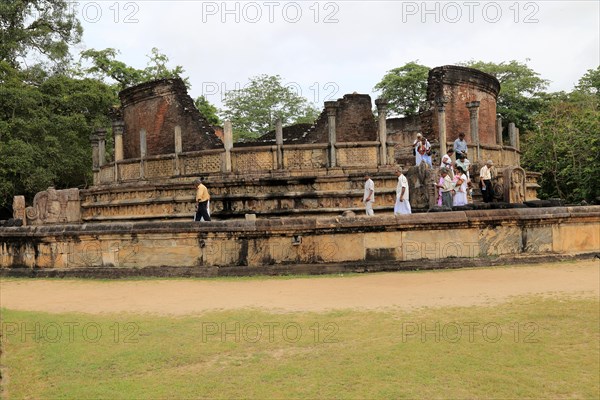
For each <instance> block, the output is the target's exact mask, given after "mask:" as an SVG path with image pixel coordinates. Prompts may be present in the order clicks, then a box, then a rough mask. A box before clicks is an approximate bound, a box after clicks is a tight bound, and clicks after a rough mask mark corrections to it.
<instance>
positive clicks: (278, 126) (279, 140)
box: [275, 118, 283, 169]
mask: <svg viewBox="0 0 600 400" xmlns="http://www.w3.org/2000/svg"><path fill="white" fill-rule="evenodd" d="M275 144H276V145H277V169H283V125H282V123H281V119H280V118H277V121H276V122H275Z"/></svg>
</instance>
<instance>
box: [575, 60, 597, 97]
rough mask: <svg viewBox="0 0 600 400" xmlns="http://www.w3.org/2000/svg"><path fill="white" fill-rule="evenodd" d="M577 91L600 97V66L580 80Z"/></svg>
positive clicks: (590, 70)
mask: <svg viewBox="0 0 600 400" xmlns="http://www.w3.org/2000/svg"><path fill="white" fill-rule="evenodd" d="M576 89H577V90H578V91H579V92H584V93H589V94H595V95H596V96H599V97H600V66H598V67H597V68H596V69H589V70H588V71H587V72H586V73H585V75H583V77H581V79H580V80H579V83H578V84H577V87H576Z"/></svg>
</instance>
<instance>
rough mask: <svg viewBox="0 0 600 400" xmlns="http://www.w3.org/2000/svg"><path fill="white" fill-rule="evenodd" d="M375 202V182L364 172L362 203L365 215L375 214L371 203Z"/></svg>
mask: <svg viewBox="0 0 600 400" xmlns="http://www.w3.org/2000/svg"><path fill="white" fill-rule="evenodd" d="M374 202H375V184H374V183H373V180H372V179H371V176H370V175H369V174H365V194H364V196H363V203H365V210H366V212H367V215H368V216H369V217H370V216H371V215H375V212H374V211H373V203H374Z"/></svg>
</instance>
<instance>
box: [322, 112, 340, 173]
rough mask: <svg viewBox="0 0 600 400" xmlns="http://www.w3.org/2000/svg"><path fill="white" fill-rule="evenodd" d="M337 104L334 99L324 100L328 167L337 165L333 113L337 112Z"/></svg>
mask: <svg viewBox="0 0 600 400" xmlns="http://www.w3.org/2000/svg"><path fill="white" fill-rule="evenodd" d="M337 108H338V104H337V102H336V101H326V102H325V110H327V122H328V125H329V167H336V166H337V158H336V154H335V144H336V135H335V115H336V113H337Z"/></svg>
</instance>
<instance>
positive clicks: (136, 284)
mask: <svg viewBox="0 0 600 400" xmlns="http://www.w3.org/2000/svg"><path fill="white" fill-rule="evenodd" d="M556 294H568V295H573V296H585V297H592V298H594V297H595V298H598V297H599V296H600V260H598V259H595V260H585V261H576V262H568V263H550V264H537V265H533V266H532V265H514V266H506V267H496V268H480V269H462V270H440V271H429V272H394V273H374V274H365V275H352V276H324V277H311V278H294V279H248V280H196V279H178V280H140V281H108V282H107V281H92V280H89V281H88V280H44V279H31V280H23V279H17V280H15V279H2V281H0V306H1V307H6V308H8V309H12V310H30V311H45V312H50V313H63V312H83V313H92V314H97V313H121V312H131V313H152V314H162V315H185V314H198V313H203V312H207V311H216V310H230V309H239V308H260V309H264V310H270V311H275V312H288V311H317V312H319V311H326V310H332V309H350V308H351V309H358V310H383V309H389V308H400V309H407V310H410V309H415V308H420V307H442V306H470V305H486V304H490V305H491V304H498V303H501V302H503V301H506V300H508V299H509V298H510V297H511V296H518V295H556Z"/></svg>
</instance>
